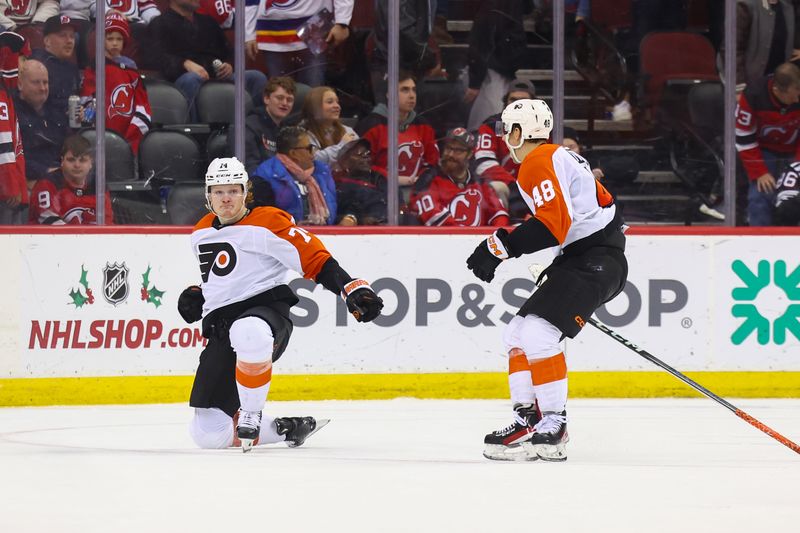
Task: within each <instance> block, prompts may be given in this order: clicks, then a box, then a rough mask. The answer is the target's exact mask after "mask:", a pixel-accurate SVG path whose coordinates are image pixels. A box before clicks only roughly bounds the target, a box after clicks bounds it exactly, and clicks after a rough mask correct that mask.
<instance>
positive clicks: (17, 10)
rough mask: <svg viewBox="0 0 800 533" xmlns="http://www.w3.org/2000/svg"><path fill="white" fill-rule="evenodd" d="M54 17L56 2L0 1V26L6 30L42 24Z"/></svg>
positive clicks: (50, 0)
mask: <svg viewBox="0 0 800 533" xmlns="http://www.w3.org/2000/svg"><path fill="white" fill-rule="evenodd" d="M55 15H58V1H57V0H0V26H3V28H5V29H6V30H14V29H15V28H16V27H17V26H18V25H23V24H31V23H33V22H44V21H45V20H47V19H49V18H50V17H53V16H55Z"/></svg>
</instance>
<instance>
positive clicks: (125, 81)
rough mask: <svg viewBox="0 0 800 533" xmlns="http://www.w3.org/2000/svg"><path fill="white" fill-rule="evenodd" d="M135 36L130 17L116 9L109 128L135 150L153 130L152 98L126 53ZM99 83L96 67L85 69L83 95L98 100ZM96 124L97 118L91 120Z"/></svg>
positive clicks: (109, 54)
mask: <svg viewBox="0 0 800 533" xmlns="http://www.w3.org/2000/svg"><path fill="white" fill-rule="evenodd" d="M130 38H131V36H130V30H129V27H128V21H127V20H125V17H123V16H122V15H120V14H119V13H116V12H110V13H109V14H108V15H107V16H106V40H105V46H106V50H105V54H106V80H105V85H106V109H107V110H108V111H107V113H106V128H107V129H110V130H114V131H115V132H117V133H119V134H120V135H121V136H123V137H124V138H125V140H126V141H128V144H129V145H130V146H131V149H132V150H133V153H134V154H137V153H139V143H140V142H141V140H142V138H143V137H144V136H145V135H146V134H147V132H148V131H150V113H151V111H150V100H149V99H148V97H147V91H146V90H145V88H144V83H143V82H142V78H141V76H140V75H139V71H138V70H136V63H134V62H133V60H132V59H130V58H128V57H125V56H123V55H122V50H123V48H124V47H125V45H126V42H127V41H129V40H130ZM96 90H97V87H96V84H95V70H94V69H93V68H87V69H85V70H84V76H83V86H82V88H81V96H82V97H84V98H85V100H86V101H91V102H94V99H95V93H96ZM87 122H88V123H89V124H92V123H93V122H94V121H93V120H90V121H87Z"/></svg>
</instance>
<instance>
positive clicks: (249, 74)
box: [175, 70, 267, 122]
mask: <svg viewBox="0 0 800 533" xmlns="http://www.w3.org/2000/svg"><path fill="white" fill-rule="evenodd" d="M228 80H231V78H228ZM228 80H223V81H228ZM203 83H205V80H203V78H201V77H200V76H198V75H197V74H194V73H193V72H185V73H184V74H181V76H180V77H179V78H178V79H177V80H175V86H176V87H177V88H178V89H179V90H180V91H181V92H182V93H183V95H184V96H185V97H186V100H187V101H188V102H189V120H190V121H191V122H197V120H198V119H197V108H196V106H195V98H197V93H198V92H200V87H202V86H203ZM266 85H267V77H266V76H265V75H264V74H263V73H262V72H259V71H257V70H246V71H245V72H244V88H245V90H246V91H247V93H248V94H249V95H250V98H252V100H253V105H254V106H259V105H261V102H262V100H263V94H264V87H265V86H266Z"/></svg>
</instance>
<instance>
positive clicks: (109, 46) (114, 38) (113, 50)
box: [106, 31, 125, 58]
mask: <svg viewBox="0 0 800 533" xmlns="http://www.w3.org/2000/svg"><path fill="white" fill-rule="evenodd" d="M124 46H125V39H124V38H123V37H122V34H121V33H120V32H118V31H112V32H109V33H107V34H106V57H109V58H114V57H119V56H121V55H122V48H123V47H124Z"/></svg>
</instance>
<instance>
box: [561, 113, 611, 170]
mask: <svg viewBox="0 0 800 533" xmlns="http://www.w3.org/2000/svg"><path fill="white" fill-rule="evenodd" d="M563 132H564V138H563V140H562V141H561V146H563V147H564V148H566V149H567V150H569V151H570V152H574V153H576V154H578V155H581V152H582V151H583V147H582V146H581V140H580V137H578V132H577V131H575V129H574V128H570V127H568V126H565V127H564V128H563ZM592 174H594V177H595V179H597V180H602V179H603V178H604V177H605V173H604V172H603V169H602V168H598V167H597V166H595V165H592Z"/></svg>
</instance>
